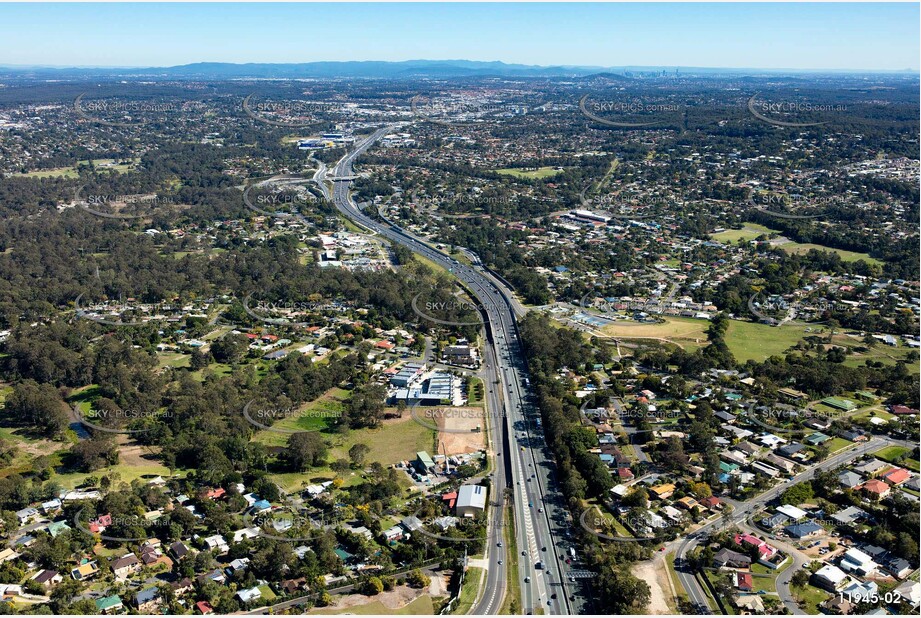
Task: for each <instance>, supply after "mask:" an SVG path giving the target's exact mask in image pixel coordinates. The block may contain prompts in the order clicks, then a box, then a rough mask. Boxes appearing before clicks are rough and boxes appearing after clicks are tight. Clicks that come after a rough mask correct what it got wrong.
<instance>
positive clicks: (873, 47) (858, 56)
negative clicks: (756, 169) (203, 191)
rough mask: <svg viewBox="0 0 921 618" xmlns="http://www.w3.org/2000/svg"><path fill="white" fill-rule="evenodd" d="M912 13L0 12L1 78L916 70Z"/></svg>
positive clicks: (647, 8)
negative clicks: (275, 70)
mask: <svg viewBox="0 0 921 618" xmlns="http://www.w3.org/2000/svg"><path fill="white" fill-rule="evenodd" d="M918 24H919V4H918V3H887V4H883V3H834V4H833V3H810V4H805V3H804V4H779V3H776V4H775V3H765V4H718V3H714V4H683V3H675V4H666V3H659V4H549V3H548V4H515V3H506V4H466V3H465V4H460V3H458V4H357V3H354V4H348V3H347V4H243V3H240V4H236V3H220V4H218V3H207V4H169V3H167V4H0V41H3V43H2V44H0V65H52V66H119V67H152V66H175V65H180V64H189V63H193V62H235V63H246V62H279V63H288V62H314V61H323V60H417V59H426V60H443V59H464V60H486V61H492V60H501V61H503V62H509V63H521V64H535V65H545V66H546V65H587V66H605V67H623V66H628V67H629V66H632V67H641V66H669V67H670V66H676V67H680V66H684V67H717V68H765V69H769V68H777V69H857V70H902V69H912V70H915V71H917V70H918V69H919V56H921V42H919V27H918Z"/></svg>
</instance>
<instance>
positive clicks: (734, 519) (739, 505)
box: [675, 437, 888, 614]
mask: <svg viewBox="0 0 921 618" xmlns="http://www.w3.org/2000/svg"><path fill="white" fill-rule="evenodd" d="M887 443H888V441H887V440H884V439H882V438H878V437H875V438H872V439H871V440H869V441H867V442H865V443H864V444H860V445H855V446H852V447H850V448H848V449H845V450H844V451H842V452H840V453H838V454H837V455H833V456H831V457H829V458H828V459H826V460H825V461H822V462H819V463H817V464H814V465H812V466H809V467H808V468H806V469H805V470H804V471H803V472H800V473H799V474H797V475H796V476H794V477H792V478H790V479H788V480H786V481H784V482H783V483H780V484H779V485H777V486H775V487H772V488H771V489H769V490H767V491H765V492H764V493H762V494H760V495H759V496H757V497H756V498H753V499H751V500H748V501H745V502H738V501H735V500H729V499H725V501H726V502H727V503H728V504H730V505H732V507H733V512H732V515H731V517H729V518H724V517H720V518H719V519H716V520H714V521H712V522H710V523H708V524H706V525H704V526H701V527H700V528H699V529H697V530H696V531H694V532H693V533H691V534H689V535H688V536H687V537H686V538H685V539H684V541H683V542H682V543H681V544H680V545H679V547H678V551H677V553H676V554H675V563H676V566H678V565H681V566H678V568H677V569H676V570H677V572H678V579H679V580H680V581H681V585H682V587H683V588H684V589H685V591H686V592H687V593H688V597H689V599H690V601H691V603H693V604H694V605H695V606H697V607H710V604H709V602H708V600H707V599H708V597H707V594H706V592H704V590H703V588H702V587H701V586H700V584H699V583H698V582H697V579H696V577H695V576H694V573H693V572H691V571H689V570H688V568H687V566H686V565H687V563H686V556H687V553H688V552H689V551H690V550H692V549H694V547H696V546H697V543H698V540H699V539H701V538H706V537H707V535H708V534H710V533H711V532H715V531H717V530H719V529H721V528H727V527H730V526H738V525H742V524H744V523H745V522H746V521H747V520H748V519H749V517H751V516H752V515H754V514H755V513H757V512H758V511H759V510H760V509H762V508H764V505H765V504H767V503H768V502H770V501H771V500H774V499H775V498H777V497H778V496H780V495H781V494H782V493H783V492H785V491H786V490H788V489H789V488H790V487H793V486H794V485H796V484H797V483H801V482H803V481H807V480H809V479H811V478H812V477H813V475H814V474H815V472H817V471H822V470H830V469H833V468H837V467H838V466H840V465H842V464H844V463H846V462H848V461H852V460H854V459H857V458H858V457H861V456H863V455H865V454H867V453H872V452H874V451H876V450H878V449H880V448H882V447H883V446H884V445H885V444H887ZM795 569H796V565H794V566H793V567H791V568H788V569H787V570H785V571H784V574H783V575H782V576H781V577H778V582H777V584H778V585H777V594H778V595H779V596H780V600H781V601H782V602H783V604H784V605H785V606H787V607H788V608H789V609H790V610H791V611H793V612H794V613H797V614H802V613H804V612H802V610H800V609H799V606H798V605H797V604H796V601H795V600H794V599H793V596H792V593H791V592H790V586H789V582H790V577H791V576H792V575H793V572H794V571H795Z"/></svg>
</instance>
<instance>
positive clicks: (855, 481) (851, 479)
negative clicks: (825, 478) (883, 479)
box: [838, 470, 863, 489]
mask: <svg viewBox="0 0 921 618" xmlns="http://www.w3.org/2000/svg"><path fill="white" fill-rule="evenodd" d="M862 482H863V478H861V476H860V475H859V474H857V473H856V472H851V471H850V470H845V471H844V472H842V473H840V474H839V475H838V483H839V484H840V485H841V486H842V487H844V488H845V489H854V488H855V487H857V486H858V485H860V483H862Z"/></svg>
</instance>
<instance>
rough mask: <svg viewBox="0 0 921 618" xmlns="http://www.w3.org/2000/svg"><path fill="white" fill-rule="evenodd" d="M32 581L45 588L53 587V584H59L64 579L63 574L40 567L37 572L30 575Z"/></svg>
mask: <svg viewBox="0 0 921 618" xmlns="http://www.w3.org/2000/svg"><path fill="white" fill-rule="evenodd" d="M32 581H34V582H35V583H37V584H41V585H42V586H44V587H45V588H53V587H54V586H56V585H58V584H60V583H61V582H62V581H64V576H63V575H61V574H60V573H58V572H57V571H52V570H50V569H42V570H41V571H39V572H38V573H36V574H35V575H33V576H32Z"/></svg>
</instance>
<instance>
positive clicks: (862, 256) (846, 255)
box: [710, 223, 882, 265]
mask: <svg viewBox="0 0 921 618" xmlns="http://www.w3.org/2000/svg"><path fill="white" fill-rule="evenodd" d="M779 233H780V232H779V231H778V230H772V229H771V228H769V227H765V226H763V225H759V224H757V223H745V224H744V226H743V227H742V229H740V230H726V231H724V232H720V233H718V234H711V235H710V238H711V239H713V240H715V241H717V242H723V243H727V244H736V243H738V242H739V241H740V240H741V241H745V242H748V241H751V240H755V239H756V238H758V237H759V236H762V235H765V236H770V235H771V234H779ZM771 244H773V245H774V246H776V247H778V248H780V249H783V250H784V251H787V252H788V253H808V252H809V250H810V249H818V250H819V251H829V252H831V253H837V254H838V255H839V256H841V259H842V260H843V261H845V262H856V261H857V260H863V261H865V262H867V263H868V264H880V265H881V264H882V262H881V261H880V260H877V259H876V258H872V257H870V256H869V255H868V254H866V253H858V252H856V251H845V250H844V249H833V248H831V247H825V246H823V245H816V244H813V243H800V242H795V241H792V240H790V239H789V238H786V237H785V236H777V237H776V238H774V239H772V240H771Z"/></svg>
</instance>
